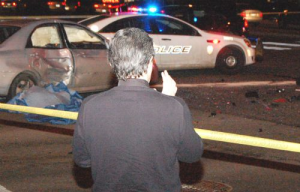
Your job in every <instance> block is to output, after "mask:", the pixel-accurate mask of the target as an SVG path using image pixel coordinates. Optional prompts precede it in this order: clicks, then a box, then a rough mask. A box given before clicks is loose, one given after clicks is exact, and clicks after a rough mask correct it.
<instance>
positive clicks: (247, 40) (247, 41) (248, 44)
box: [244, 38, 251, 47]
mask: <svg viewBox="0 0 300 192" xmlns="http://www.w3.org/2000/svg"><path fill="white" fill-rule="evenodd" d="M244 41H245V43H246V45H247V46H248V47H251V42H250V41H249V39H246V38H244Z"/></svg>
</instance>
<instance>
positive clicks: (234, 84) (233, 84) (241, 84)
mask: <svg viewBox="0 0 300 192" xmlns="http://www.w3.org/2000/svg"><path fill="white" fill-rule="evenodd" d="M284 85H285V86H287V85H296V82H295V81H247V82H229V83H227V82H226V83H225V82H224V83H199V84H177V87H178V88H197V87H246V86H284ZM151 87H152V88H162V85H160V84H157V85H151Z"/></svg>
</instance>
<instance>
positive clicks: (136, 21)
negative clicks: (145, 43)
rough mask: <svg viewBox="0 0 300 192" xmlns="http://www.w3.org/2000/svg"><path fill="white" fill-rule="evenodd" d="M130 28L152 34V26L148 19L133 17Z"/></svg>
mask: <svg viewBox="0 0 300 192" xmlns="http://www.w3.org/2000/svg"><path fill="white" fill-rule="evenodd" d="M130 26H131V27H136V28H140V29H143V30H145V31H146V32H147V33H150V34H152V33H153V25H152V22H151V18H150V17H145V16H141V17H133V18H132V19H131V21H130Z"/></svg>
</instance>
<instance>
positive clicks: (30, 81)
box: [6, 73, 37, 101]
mask: <svg viewBox="0 0 300 192" xmlns="http://www.w3.org/2000/svg"><path fill="white" fill-rule="evenodd" d="M34 85H37V80H36V78H35V77H34V76H33V75H31V74H29V73H21V74H19V75H18V76H17V77H15V79H14V80H13V81H12V83H11V85H10V88H9V91H8V95H7V97H6V100H7V101H9V100H10V99H12V98H13V97H15V96H16V95H17V94H18V93H20V92H22V91H25V90H28V89H29V88H30V87H32V86H34Z"/></svg>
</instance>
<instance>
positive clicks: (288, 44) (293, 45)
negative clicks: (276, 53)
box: [263, 42, 300, 47]
mask: <svg viewBox="0 0 300 192" xmlns="http://www.w3.org/2000/svg"><path fill="white" fill-rule="evenodd" d="M263 44H264V45H279V46H288V47H300V44H293V43H278V42H263Z"/></svg>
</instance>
